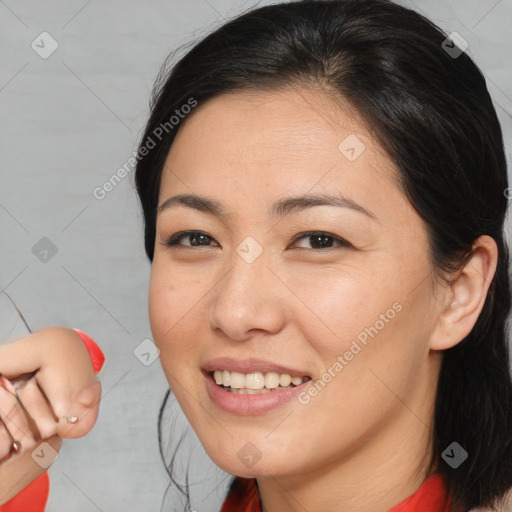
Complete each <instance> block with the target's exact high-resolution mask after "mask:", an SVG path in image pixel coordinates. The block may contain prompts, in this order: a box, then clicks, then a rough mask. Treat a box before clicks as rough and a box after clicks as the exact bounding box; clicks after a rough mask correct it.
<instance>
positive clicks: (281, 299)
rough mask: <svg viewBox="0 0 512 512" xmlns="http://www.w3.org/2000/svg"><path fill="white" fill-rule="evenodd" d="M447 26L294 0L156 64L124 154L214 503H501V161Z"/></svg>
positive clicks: (504, 304) (381, 7)
mask: <svg viewBox="0 0 512 512" xmlns="http://www.w3.org/2000/svg"><path fill="white" fill-rule="evenodd" d="M445 40H446V35H445V34H443V33H441V32H440V31H439V29H437V28H436V27H435V26H433V25H432V24H431V23H430V22H428V21H427V20H425V19H424V18H423V17H421V16H420V15H419V14H417V13H415V12H413V11H410V10H407V9H405V8H403V7H399V6H397V5H395V4H393V3H390V2H387V1H383V0H344V1H304V2H291V3H286V4H279V5H274V6H269V7H263V8H260V9H257V10H254V11H251V12H249V13H246V14H244V15H242V16H240V17H238V18H236V19H235V20H233V21H231V22H229V23H227V24H225V25H224V26H222V27H221V28H219V29H218V30H216V31H215V32H214V33H212V34H210V35H209V36H208V37H206V38H205V39H204V40H203V41H201V42H199V43H198V44H196V45H195V46H194V48H192V49H191V50H190V51H189V52H188V53H187V54H186V55H185V56H184V57H183V58H182V59H181V60H180V61H179V62H178V63H177V64H176V65H175V66H174V68H173V69H172V70H171V71H170V73H168V74H167V73H165V74H163V75H162V79H161V80H160V82H159V83H160V86H159V88H158V90H157V93H156V95H155V98H154V102H153V105H152V113H151V117H150V119H149V121H148V124H147V127H146V130H145V134H144V136H143V138H142V141H141V145H140V148H139V153H138V165H137V172H136V183H137V191H138V194H139V197H140V200H141V204H142V209H143V212H144V216H145V247H146V252H147V255H148V257H149V259H150V260H151V262H152V269H151V280H150V290H149V306H150V307H149V313H150V321H151V328H152V331H153V336H154V339H155V343H156V344H157V345H158V347H159V349H160V359H161V364H162V368H163V370H164V373H165V375H166V377H167V380H168V382H169V384H170V387H171V389H172V392H173V394H174V396H175V397H176V399H177V401H178V402H179V404H180V406H181V408H182V410H183V412H184V413H185V415H186V417H187V419H188V421H189V422H190V424H191V426H192V428H193V429H194V431H195V432H196V434H197V436H198V437H199V439H200V441H201V443H202V445H203V446H204V448H205V450H206V452H207V453H208V455H209V456H210V457H211V459H212V460H213V461H214V462H215V463H216V464H217V465H218V466H219V467H220V468H222V469H223V470H225V471H227V472H229V473H232V474H234V475H236V476H237V477H239V478H237V479H236V480H235V481H234V483H233V485H232V487H231V490H230V495H229V496H228V497H227V499H226V502H225V504H224V507H223V511H228V510H248V511H249V510H250V511H253V510H260V509H261V510H265V511H271V512H272V511H275V510H279V511H284V510H290V511H292V510H293V511H294V510H308V511H317V510H322V511H323V510H350V511H354V512H356V511H382V512H385V511H393V512H398V511H399V510H400V511H412V510H416V511H420V510H429V511H453V512H459V511H463V512H465V511H468V510H470V509H474V508H476V507H487V508H489V507H493V506H494V507H496V508H498V510H503V511H505V510H507V507H509V506H510V504H508V505H507V504H506V503H505V498H506V493H507V491H508V490H509V489H510V487H511V486H512V442H511V441H512V429H511V422H512V418H511V416H512V415H511V410H512V408H511V405H512V384H511V378H510V373H509V366H508V361H509V355H508V351H507V343H506V331H505V322H506V319H507V315H508V313H509V310H510V287H509V277H508V252H507V247H506V245H505V242H504V238H503V226H504V219H505V214H506V208H507V198H506V197H505V191H506V189H507V172H506V163H505V157H504V151H503V142H502V135H501V129H500V126H499V123H498V120H497V118H496V113H495V111H494V108H493V106H492V102H491V100H490V97H489V95H488V92H487V89H486V86H485V81H484V79H483V77H482V75H481V73H480V72H479V70H478V69H477V68H476V66H475V65H474V63H473V62H472V61H471V60H470V58H469V57H468V56H467V55H466V54H465V53H463V52H462V53H461V54H459V55H457V57H455V54H454V53H453V52H449V51H447V48H446V47H447V46H448V47H451V48H453V44H454V43H453V42H452V41H451V40H448V45H447V44H446V42H445ZM452 43H453V44H452ZM50 364H51V363H50ZM161 435H162V436H164V437H165V436H170V435H172V434H170V433H165V432H162V433H161ZM169 470H170V473H171V477H173V478H174V474H173V472H172V467H171V468H170V469H169ZM181 476H182V475H180V480H181V479H182V478H181Z"/></svg>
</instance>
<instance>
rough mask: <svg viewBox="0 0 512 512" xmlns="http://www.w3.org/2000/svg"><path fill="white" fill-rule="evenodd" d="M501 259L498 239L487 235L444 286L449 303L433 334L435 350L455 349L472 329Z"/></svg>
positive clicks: (479, 240)
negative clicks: (495, 239) (499, 258)
mask: <svg viewBox="0 0 512 512" xmlns="http://www.w3.org/2000/svg"><path fill="white" fill-rule="evenodd" d="M497 262H498V247H497V245H496V242H495V241H494V240H493V239H492V238H491V237H489V236H487V235H483V236H481V237H479V238H478V239H477V240H476V242H475V243H474V244H473V250H472V253H471V255H470V257H469V258H468V260H467V261H466V263H465V264H464V266H463V267H462V268H461V269H459V270H458V271H457V273H456V274H455V276H454V278H453V279H452V280H451V281H450V283H449V285H448V286H447V287H446V288H445V289H444V294H445V295H444V296H445V300H444V304H445V306H444V307H443V309H442V310H441V311H440V312H439V317H438V319H437V323H436V326H435V329H434V332H433V333H432V336H431V342H430V348H431V349H432V350H446V349H448V348H451V347H453V346H455V345H456V344H457V343H459V342H461V341H462V340H463V339H464V338H465V337H466V336H467V335H468V334H469V333H470V332H471V330H472V329H473V327H474V325H475V324H476V321H477V320H478V317H479V315H480V313H481V311H482V309H483V307H484V304H485V300H486V298H487V292H488V290H489V286H490V284H491V282H492V280H493V278H494V274H495V272H496V266H497Z"/></svg>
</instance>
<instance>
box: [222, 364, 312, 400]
mask: <svg viewBox="0 0 512 512" xmlns="http://www.w3.org/2000/svg"><path fill="white" fill-rule="evenodd" d="M213 379H214V380H215V383H216V384H217V385H219V386H224V387H225V388H230V390H231V391H233V392H239V393H240V394H249V395H254V394H256V393H267V392H268V391H270V390H276V389H283V388H285V389H286V388H289V387H292V386H299V385H300V384H302V383H303V382H304V381H305V380H309V377H292V376H291V375H289V374H287V373H281V374H279V373H276V372H268V373H265V374H264V373H262V372H254V373H248V374H244V373H240V372H228V371H227V370H215V371H214V372H213ZM290 384H291V385H292V386H290Z"/></svg>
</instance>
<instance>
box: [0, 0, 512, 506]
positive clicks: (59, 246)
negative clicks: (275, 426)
mask: <svg viewBox="0 0 512 512" xmlns="http://www.w3.org/2000/svg"><path fill="white" fill-rule="evenodd" d="M265 3H271V2H256V1H249V0H248V1H244V2H240V1H234V0H168V1H165V2H164V1H159V0H152V1H145V2H142V1H137V0H125V1H121V0H111V1H108V2H107V1H103V2H101V1H99V0H89V1H87V0H72V1H67V2H58V1H56V0H48V1H46V2H39V1H36V0H18V1H15V0H5V1H0V52H1V53H0V55H1V66H0V108H1V114H0V130H1V134H0V178H1V181H0V183H1V185H0V233H1V240H2V242H1V243H2V246H1V251H0V290H2V289H5V290H6V291H7V292H8V293H9V294H10V295H11V296H12V297H13V298H14V299H15V300H16V301H17V302H18V303H19V305H20V306H21V309H22V311H23V312H24V314H25V316H26V318H27V320H28V321H29V323H30V324H31V326H32V327H33V328H35V329H37V328H41V327H44V326H47V325H55V324H61V325H67V326H70V327H80V328H82V329H83V330H85V331H86V332H88V333H89V334H90V335H91V336H92V337H94V338H95V339H96V340H97V341H98V342H99V343H100V344H101V346H102V348H103V350H104V352H105V354H106V357H107V363H106V365H105V368H104V370H103V373H102V377H101V378H102V382H103V401H102V406H101V413H100V417H99V420H98V423H97V425H96V426H95V428H94V430H93V431H92V432H91V434H90V435H88V436H87V437H85V438H83V439H78V440H73V441H66V442H65V445H64V448H63V449H62V452H61V455H60V457H59V458H58V459H57V461H56V462H55V463H54V465H53V466H52V467H51V468H50V478H51V496H50V502H49V506H48V512H56V511H60V510H66V511H67V512H75V511H80V512H87V511H98V510H100V511H105V512H106V511H148V512H150V511H157V510H160V506H161V503H162V497H163V495H164V492H165V489H166V487H167V477H166V474H165V471H164V469H163V467H162V464H161V462H160V459H159V454H158V446H157V437H156V420H157V413H158V407H159V404H160V401H161V399H162V398H163V396H164V393H165V390H166V381H165V380H164V378H163V376H162V374H161V371H160V367H159V363H158V360H157V361H155V363H154V364H151V365H149V366H145V365H144V364H142V363H141V362H140V361H139V360H138V359H137V358H136V357H135V356H134V353H133V352H134V350H135V349H136V347H137V346H138V345H139V344H140V343H141V342H142V341H143V340H144V339H146V338H151V332H150V329H149V325H148V320H147V299H146V293H147V285H148V276H149V265H148V263H147V261H146V259H145V256H144V252H143V246H142V231H141V227H142V222H141V218H140V215H139V212H138V204H137V202H136V199H135V194H134V192H133V188H132V176H131V173H130V176H128V177H127V178H125V179H124V180H123V181H122V182H121V183H120V184H119V185H117V186H116V187H115V189H113V190H112V191H110V192H109V193H108V194H106V196H105V197H104V198H103V199H102V200H99V199H96V198H95V197H94V195H93V190H94V189H95V187H98V186H101V185H102V184H103V183H104V182H105V181H106V180H108V179H109V178H110V177H111V176H112V174H114V173H115V172H116V170H117V169H118V168H119V167H121V166H122V165H123V164H124V163H125V162H126V160H127V158H128V157H129V156H130V155H131V152H132V151H134V149H135V148H136V143H137V141H138V139H139V137H140V135H141V130H142V128H143V125H144V121H145V119H146V116H147V112H148V108H147V105H148V98H149V92H150V90H151V87H152V84H153V81H154V79H155V77H156V73H157V71H158V69H159V68H160V65H161V64H162V62H163V60H164V58H165V57H166V56H167V54H168V53H169V52H170V51H171V50H172V49H174V48H176V47H177V46H179V45H181V44H183V43H186V42H188V41H191V40H193V39H195V38H197V37H199V36H201V35H203V34H205V33H206V32H208V31H210V30H211V29H212V28H214V27H215V26H217V25H218V24H219V23H221V22H222V21H223V20H224V19H226V18H228V17H231V16H234V15H236V14H237V13H239V12H241V11H242V10H245V9H246V8H249V7H251V6H254V5H257V4H261V5H262V4H265ZM402 3H403V4H404V5H407V6H409V7H412V8H415V9H417V10H419V11H421V12H422V13H424V14H426V15H427V16H428V17H430V18H431V19H433V20H434V21H435V22H436V23H438V24H439V25H440V26H441V27H442V28H444V29H445V30H447V31H448V32H452V31H457V32H459V33H460V34H461V35H462V36H463V37H464V38H465V39H466V40H467V41H468V43H469V49H468V52H469V53H470V55H471V56H472V57H473V58H474V59H475V60H476V62H477V63H478V64H479V65H480V66H481V68H482V69H483V71H484V73H485V75H486V77H487V81H488V85H489V89H490V92H491V94H492V96H493V98H494V100H495V102H496V106H497V111H498V115H499V117H500V120H501V122H502V126H503V129H504V133H505V140H506V145H507V154H508V157H509V161H510V157H511V154H512V153H511V148H512V120H511V115H512V65H511V62H510V55H511V48H512V40H511V39H512V36H511V31H510V20H511V19H512V2H511V0H470V1H468V0H451V1H445V0H416V1H415V2H411V1H408V0H404V1H403V2H402ZM43 31H46V32H48V33H49V34H50V35H51V37H52V38H53V39H54V40H55V41H56V42H57V43H58V48H57V50H56V51H55V52H54V53H53V54H51V55H50V56H48V55H47V53H48V52H49V51H50V50H51V48H52V46H51V45H52V44H55V43H53V42H52V40H51V39H50V38H49V37H48V36H40V37H38V36H39V35H40V34H41V32H43ZM41 38H43V39H44V41H43V43H41ZM34 40H35V43H34V45H36V44H38V45H39V46H35V48H34V49H33V48H32V47H31V43H32V41H34ZM35 50H37V51H38V52H39V53H40V54H42V55H43V56H44V57H47V58H42V57H41V56H40V55H39V54H38V53H36V51H35ZM509 227H510V224H509ZM509 232H510V229H509ZM45 251H47V252H45ZM205 468H206V470H207V469H208V468H207V467H206V466H205ZM217 491H218V493H217V494H219V493H221V491H223V487H222V484H221V487H220V488H218V489H217ZM201 492H202V493H203V495H205V494H207V493H208V492H209V490H208V489H207V488H206V487H203V488H202V489H200V492H199V494H201ZM214 496H215V493H214V494H212V495H210V496H209V497H208V498H206V499H204V496H203V497H202V498H201V499H198V501H197V503H198V504H197V505H195V506H196V508H197V510H198V511H199V512H208V511H209V510H212V511H214V510H218V509H219V505H218V503H219V498H218V497H217V498H215V497H214Z"/></svg>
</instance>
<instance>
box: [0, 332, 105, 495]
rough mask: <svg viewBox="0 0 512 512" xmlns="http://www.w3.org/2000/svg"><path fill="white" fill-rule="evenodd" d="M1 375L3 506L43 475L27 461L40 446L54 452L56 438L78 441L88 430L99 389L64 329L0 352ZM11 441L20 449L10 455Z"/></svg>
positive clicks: (85, 357)
mask: <svg viewBox="0 0 512 512" xmlns="http://www.w3.org/2000/svg"><path fill="white" fill-rule="evenodd" d="M0 373H1V374H2V375H3V376H4V377H6V378H7V379H8V380H3V379H0V380H2V381H3V387H0V419H1V420H2V423H0V504H2V503H5V502H6V501H8V500H9V499H10V498H11V497H13V496H14V495H15V494H17V493H18V492H19V491H20V490H21V489H22V488H23V487H25V486H26V485H28V484H29V483H30V482H31V481H32V480H33V479H34V478H36V477H37V476H39V475H40V474H41V473H43V472H44V471H45V470H44V469H43V468H41V467H40V466H39V465H38V464H36V463H35V461H34V459H32V452H33V450H34V449H35V448H36V447H37V446H38V445H39V444H40V443H41V442H43V441H46V442H48V443H49V444H50V445H51V446H52V447H53V448H54V449H55V450H56V451H59V450H60V448H61V446H62V439H61V437H67V438H76V437H81V436H84V435H85V434H87V433H88V432H89V431H90V430H91V429H92V428H93V426H94V424H95V422H96V419H97V416H98V412H99V402H100V398H101V384H100V383H99V381H98V380H97V378H96V377H95V375H94V371H93V367H92V362H91V359H90V356H89V353H88V351H87V349H86V348H85V345H84V344H83V342H82V340H81V339H80V337H79V336H78V335H77V334H76V333H75V332H74V331H73V330H71V329H66V328H49V329H45V330H42V331H39V332H37V333H34V334H31V335H29V336H26V337H24V338H20V339H19V340H16V341H14V342H11V343H8V344H5V345H2V346H0ZM75 419H76V422H75ZM69 420H71V422H70V421H69ZM13 441H17V442H18V443H19V445H20V446H21V449H20V451H19V453H10V450H11V449H12V443H13Z"/></svg>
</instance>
